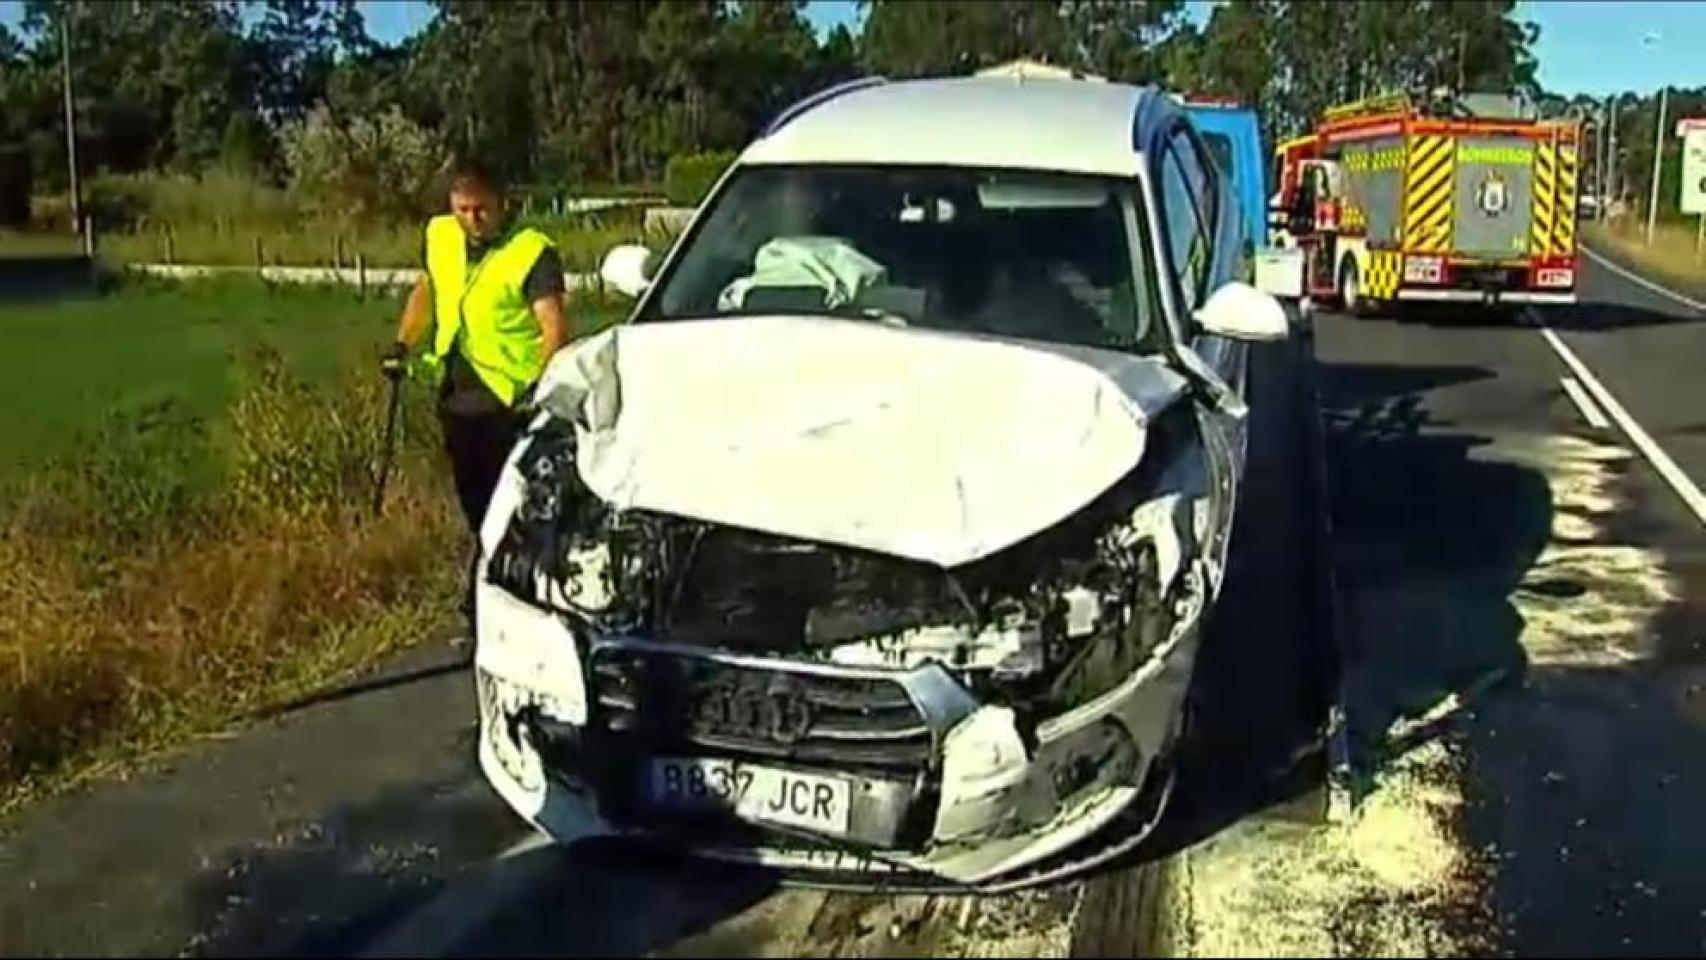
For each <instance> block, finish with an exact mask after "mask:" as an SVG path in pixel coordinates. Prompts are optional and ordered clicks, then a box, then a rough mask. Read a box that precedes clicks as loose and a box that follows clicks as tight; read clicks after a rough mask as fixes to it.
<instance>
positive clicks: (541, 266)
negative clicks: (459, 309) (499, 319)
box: [421, 231, 564, 413]
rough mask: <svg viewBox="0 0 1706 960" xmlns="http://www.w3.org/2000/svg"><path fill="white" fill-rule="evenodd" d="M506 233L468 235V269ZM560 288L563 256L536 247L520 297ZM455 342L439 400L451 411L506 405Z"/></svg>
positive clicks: (491, 409)
mask: <svg viewBox="0 0 1706 960" xmlns="http://www.w3.org/2000/svg"><path fill="white" fill-rule="evenodd" d="M508 237H509V233H508V232H507V231H506V232H504V233H501V234H499V235H497V236H495V237H493V238H492V239H490V240H487V241H485V242H480V241H477V240H474V239H473V238H469V239H468V246H467V258H468V259H467V262H468V267H469V269H473V267H474V265H475V264H477V263H479V262H480V261H481V260H482V259H484V258H485V256H486V254H488V253H490V252H491V251H492V249H493V248H494V247H496V246H497V245H498V244H500V243H501V242H503V241H504V240H506V239H508ZM421 262H422V263H423V264H424V263H426V251H425V249H424V247H423V249H422V251H421ZM563 289H564V287H563V258H562V257H561V256H559V255H558V254H557V251H556V248H554V247H546V248H545V249H544V250H541V251H539V257H538V259H536V260H534V261H533V266H532V267H531V268H530V269H529V270H528V271H527V278H526V279H525V280H523V281H522V282H521V295H522V298H523V299H524V300H526V301H527V302H528V303H529V304H531V303H535V302H537V301H538V300H539V299H541V298H542V297H549V296H554V295H561V294H562V293H563ZM457 346H458V349H455V350H452V351H450V355H449V356H447V357H445V358H444V382H443V384H442V385H441V387H440V388H439V395H438V396H439V404H440V405H441V406H442V407H443V408H444V409H446V410H449V411H451V412H454V413H494V412H499V411H504V410H507V409H509V408H507V407H505V406H504V404H503V401H502V400H499V399H498V398H497V395H496V394H494V393H492V391H491V388H489V387H487V386H486V384H485V382H484V381H482V380H481V379H480V376H479V374H477V373H475V372H474V368H473V367H472V366H471V365H470V364H469V363H468V361H467V359H466V358H464V357H463V355H462V351H461V349H460V346H461V341H460V340H459V341H458V343H457Z"/></svg>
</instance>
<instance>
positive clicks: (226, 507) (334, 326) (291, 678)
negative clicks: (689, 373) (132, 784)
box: [0, 280, 614, 816]
mask: <svg viewBox="0 0 1706 960" xmlns="http://www.w3.org/2000/svg"><path fill="white" fill-rule="evenodd" d="M578 313H579V315H581V316H583V317H591V318H596V319H597V320H598V321H599V322H607V321H608V319H609V318H610V317H612V316H613V315H614V314H613V312H611V311H609V310H604V309H602V308H600V307H599V306H597V305H593V306H590V307H589V306H586V305H582V306H581V307H580V308H579V310H578ZM394 316H395V305H394V304H378V303H375V302H372V301H369V302H367V303H362V302H360V301H357V300H355V298H354V297H353V296H351V295H349V294H347V293H342V292H339V291H335V290H324V291H315V290H309V289H295V288H292V289H286V290H268V289H267V288H266V287H264V286H263V285H261V284H260V283H258V282H254V281H240V280H227V281H218V282H211V283H205V284H189V285H184V286H175V287H169V288H168V287H161V286H158V285H143V286H141V287H140V288H138V287H129V286H127V287H124V288H121V291H120V292H119V293H118V294H116V295H114V296H111V297H103V298H93V299H89V300H84V301H75V302H72V303H64V304H57V305H40V306H32V307H27V308H21V309H19V310H18V311H16V312H15V314H14V315H11V316H8V317H7V318H6V319H5V320H4V321H3V322H0V326H4V327H6V328H7V333H8V336H9V337H10V338H11V342H12V343H13V344H14V345H15V347H16V348H17V349H19V350H21V351H23V352H22V354H21V357H22V359H21V360H20V361H19V362H18V363H17V364H16V365H15V369H20V370H23V371H25V372H27V373H29V374H30V375H31V376H34V377H36V379H35V380H28V379H26V380H25V381H24V383H23V384H21V385H20V384H16V383H9V384H6V385H5V386H4V387H3V388H0V389H5V390H7V391H16V392H17V395H16V396H14V397H7V398H6V399H5V402H3V403H0V410H5V411H7V416H9V417H11V418H13V421H14V422H11V423H7V424H6V427H7V431H6V432H7V433H8V434H10V433H11V429H10V428H11V427H12V426H14V425H16V424H24V425H28V424H30V423H31V421H32V419H33V418H34V417H35V416H46V415H47V414H48V413H49V412H50V411H51V412H52V413H53V414H54V417H56V419H53V418H50V422H51V427H50V428H48V430H47V431H45V432H41V433H38V434H37V435H36V439H37V441H39V442H38V444H37V446H36V447H35V448H33V449H32V450H31V451H30V452H31V453H32V454H33V456H34V460H33V466H29V467H19V468H14V469H13V470H12V471H11V472H10V473H8V474H6V475H4V476H0V482H3V483H4V484H5V494H6V495H4V496H0V816H4V815H6V814H9V813H11V812H13V811H15V810H16V809H18V808H19V807H20V806H21V805H23V804H25V803H27V802H30V801H31V800H33V799H35V798H39V797H41V796H44V795H47V794H51V793H54V792H57V791H58V790H60V789H63V788H64V787H66V786H68V785H71V784H74V783H76V782H79V781H81V780H84V779H86V778H88V777H90V776H91V775H94V774H99V773H102V772H105V771H108V770H111V769H113V768H115V767H122V766H123V765H124V764H126V763H127V762H129V761H132V760H134V759H135V758H137V757H139V756H143V755H147V754H150V753H154V752H157V751H159V750H162V749H165V748H168V747H171V746H173V745H176V744H180V743H182V742H184V741H186V740H189V739H193V738H195V737H197V736H200V735H204V734H208V733H213V732H217V731H220V730H223V729H225V728H227V727H229V726H230V725H231V724H233V723H235V722H239V721H241V720H242V719H243V718H244V717H246V716H248V715H250V714H252V713H253V712H255V711H257V710H262V709H264V708H266V707H268V706H272V705H276V704H278V703H281V702H285V701H288V700H291V699H294V698H296V697H299V696H302V695H304V694H307V693H309V692H312V691H314V690H316V689H319V688H322V687H324V686H325V685H327V684H328V683H330V682H333V681H335V680H337V679H339V678H341V677H344V676H346V675H348V674H350V673H351V672H353V671H356V670H358V669H360V668H362V667H365V666H367V665H370V664H372V663H373V662H375V661H376V660H378V659H380V658H382V657H384V656H386V655H387V654H389V653H391V652H393V651H397V650H400V649H402V648H405V647H407V646H409V645H411V644H413V643H415V642H417V641H419V640H421V639H424V638H427V637H431V636H434V635H442V633H443V632H444V631H445V630H446V629H448V628H449V627H451V626H452V625H453V624H454V613H453V611H454V607H455V599H456V596H457V591H458V588H459V585H460V578H461V575H462V570H463V569H464V565H463V562H462V560H463V550H464V549H465V545H464V537H465V534H464V532H463V530H462V526H461V519H460V517H459V515H457V513H456V510H455V507H454V501H453V498H452V497H451V495H450V491H449V486H448V480H447V471H446V469H445V468H444V464H443V462H442V455H441V453H440V452H439V448H438V441H439V436H438V427H437V424H436V422H435V417H434V414H433V410H432V396H431V391H430V389H429V388H427V387H426V386H425V385H422V384H411V385H410V386H409V389H408V390H407V391H406V393H405V397H406V401H407V402H406V403H405V406H404V418H403V422H402V429H401V431H400V434H401V438H402V440H401V443H400V447H399V458H398V462H397V468H396V470H395V471H394V473H393V475H392V479H391V486H390V488H389V490H388V493H387V497H386V506H385V512H384V514H383V516H380V517H373V516H371V515H370V514H368V512H367V511H368V509H369V508H370V501H371V496H372V491H373V482H374V473H375V470H374V468H375V464H376V460H377V457H378V454H379V450H378V446H379V442H380V437H381V434H382V426H383V419H382V418H383V416H384V411H385V402H384V401H385V395H384V389H385V388H384V384H383V383H382V382H381V381H380V378H378V377H377V376H375V374H374V369H373V359H374V357H375V356H376V355H377V352H378V348H379V345H380V344H382V343H384V342H386V338H387V337H388V334H389V326H390V323H391V320H392V318H394ZM38 368H39V369H38ZM67 385H70V386H73V387H75V388H80V389H66V387H67ZM56 386H57V387H58V389H55V387H56ZM13 400H19V401H28V402H29V403H31V404H33V406H29V407H27V408H26V409H25V411H24V412H21V413H20V412H19V411H17V410H16V405H15V404H14V403H13V402H12V401H13Z"/></svg>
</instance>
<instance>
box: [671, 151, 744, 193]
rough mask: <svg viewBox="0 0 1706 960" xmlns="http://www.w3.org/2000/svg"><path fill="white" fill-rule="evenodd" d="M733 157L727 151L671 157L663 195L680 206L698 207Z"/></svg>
mask: <svg viewBox="0 0 1706 960" xmlns="http://www.w3.org/2000/svg"><path fill="white" fill-rule="evenodd" d="M734 160H735V155H734V154H733V153H730V152H728V151H726V150H720V151H715V152H711V153H686V154H677V155H676V156H673V157H670V158H669V164H668V165H667V166H665V167H664V172H663V192H664V196H666V197H668V198H669V202H670V203H672V204H675V205H676V206H678V207H697V206H698V205H699V203H700V201H702V200H704V199H705V195H706V194H707V193H710V192H711V187H712V186H713V185H714V184H715V183H716V182H717V178H718V177H720V176H722V175H723V171H724V170H727V169H728V167H729V164H731V163H734Z"/></svg>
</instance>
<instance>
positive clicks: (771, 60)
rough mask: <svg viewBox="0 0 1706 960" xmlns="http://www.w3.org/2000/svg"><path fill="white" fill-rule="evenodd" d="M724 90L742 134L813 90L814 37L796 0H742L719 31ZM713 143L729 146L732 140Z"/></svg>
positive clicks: (755, 129) (753, 130)
mask: <svg viewBox="0 0 1706 960" xmlns="http://www.w3.org/2000/svg"><path fill="white" fill-rule="evenodd" d="M722 46H723V53H722V65H723V68H724V70H723V72H722V73H721V74H720V76H719V80H720V84H721V86H722V91H723V95H724V96H726V97H727V98H728V101H729V105H730V107H731V108H732V110H733V111H734V113H735V115H736V116H737V117H739V119H740V123H741V126H740V129H739V130H738V133H737V137H738V139H740V140H745V139H747V138H749V137H751V136H753V135H754V134H756V133H757V132H758V130H759V129H761V128H762V127H763V125H764V124H765V123H767V122H769V120H770V119H771V118H772V117H774V116H775V115H776V114H777V113H779V112H780V111H781V110H782V109H783V108H784V107H786V106H788V105H789V104H791V103H793V102H794V101H796V100H798V99H800V98H801V97H803V96H805V95H806V94H807V93H810V92H811V88H812V87H813V85H814V83H815V80H816V78H815V77H814V76H813V71H814V69H815V67H816V66H817V63H816V55H817V52H818V46H817V37H816V36H815V35H814V34H813V33H812V28H811V24H810V23H809V22H807V20H806V17H805V4H804V3H803V2H799V0H743V2H742V3H741V4H740V6H739V7H737V8H736V10H735V15H734V16H733V17H732V18H730V20H729V22H728V25H727V27H726V28H725V29H724V31H723V36H722ZM716 145H717V146H733V145H735V144H733V143H730V142H727V141H725V142H723V143H719V144H716Z"/></svg>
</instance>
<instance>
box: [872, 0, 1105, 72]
mask: <svg viewBox="0 0 1706 960" xmlns="http://www.w3.org/2000/svg"><path fill="white" fill-rule="evenodd" d="M862 3H863V5H864V7H865V10H866V17H865V33H864V36H863V38H862V41H861V44H860V46H861V48H862V49H861V59H863V60H864V63H865V66H866V68H867V69H869V70H871V71H872V72H875V73H880V74H883V75H884V76H889V77H922V76H936V75H944V74H967V73H972V72H974V71H976V70H978V69H981V68H983V67H988V66H993V65H995V64H998V63H1002V62H1004V61H1007V60H1013V59H1017V58H1020V57H1028V58H1031V59H1036V60H1042V61H1045V62H1048V63H1057V64H1068V63H1075V62H1077V60H1078V56H1077V55H1076V52H1075V51H1074V49H1073V45H1072V43H1071V38H1070V37H1069V34H1068V29H1067V23H1066V18H1065V16H1064V10H1063V8H1062V5H1061V4H1060V3H1057V2H1051V0H987V2H984V0H862Z"/></svg>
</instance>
